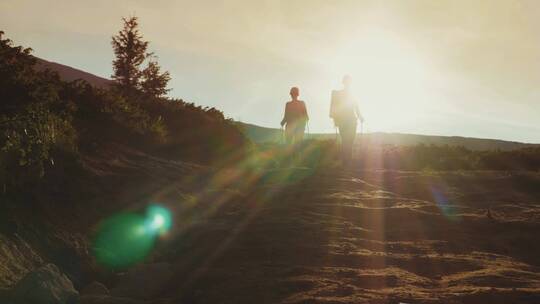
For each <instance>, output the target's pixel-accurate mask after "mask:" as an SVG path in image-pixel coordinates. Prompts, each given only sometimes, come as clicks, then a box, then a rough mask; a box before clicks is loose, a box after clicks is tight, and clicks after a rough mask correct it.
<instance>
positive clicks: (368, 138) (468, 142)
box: [237, 122, 540, 151]
mask: <svg viewBox="0 0 540 304" xmlns="http://www.w3.org/2000/svg"><path fill="white" fill-rule="evenodd" d="M237 124H238V126H239V127H240V128H241V130H242V131H243V132H244V134H245V135H246V136H247V137H248V138H249V139H251V140H252V141H253V142H256V143H264V142H279V141H280V140H282V134H281V130H280V129H274V128H266V127H260V126H257V125H253V124H247V123H242V122H237ZM309 136H310V137H311V138H315V139H334V138H335V137H336V135H335V134H310V135H309ZM358 137H359V138H358V139H360V142H362V143H368V144H370V145H376V146H383V145H394V146H414V145H418V144H425V145H436V146H444V145H449V146H463V147H465V148H467V149H470V150H473V151H487V150H502V151H510V150H516V149H521V148H526V147H538V146H540V145H537V144H528V143H521V142H514V141H504V140H498V139H483V138H472V137H461V136H435V135H417V134H402V133H379V132H377V133H368V134H362V135H358Z"/></svg>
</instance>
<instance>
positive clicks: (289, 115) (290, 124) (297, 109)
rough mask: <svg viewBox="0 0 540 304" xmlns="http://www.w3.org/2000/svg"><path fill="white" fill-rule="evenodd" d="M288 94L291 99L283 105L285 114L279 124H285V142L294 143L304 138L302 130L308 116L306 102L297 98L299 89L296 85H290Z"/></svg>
mask: <svg viewBox="0 0 540 304" xmlns="http://www.w3.org/2000/svg"><path fill="white" fill-rule="evenodd" d="M289 94H290V95H291V99H292V100H291V101H289V102H287V104H286V105H285V115H284V116H283V120H281V126H282V127H283V126H284V125H285V138H286V140H287V143H288V144H294V143H298V142H301V141H302V139H304V130H305V128H306V123H307V121H308V120H309V117H308V115H307V110H306V104H305V103H304V102H303V101H302V100H298V96H299V95H300V90H299V89H298V88H297V87H292V88H291V90H290V92H289Z"/></svg>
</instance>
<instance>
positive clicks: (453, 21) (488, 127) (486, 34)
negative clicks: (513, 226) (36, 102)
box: [0, 0, 540, 143]
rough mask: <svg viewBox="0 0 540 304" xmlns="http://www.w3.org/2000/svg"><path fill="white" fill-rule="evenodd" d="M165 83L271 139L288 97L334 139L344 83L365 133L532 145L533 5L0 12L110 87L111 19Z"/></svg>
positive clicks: (39, 44)
mask: <svg viewBox="0 0 540 304" xmlns="http://www.w3.org/2000/svg"><path fill="white" fill-rule="evenodd" d="M129 16H138V17H139V19H140V26H141V32H142V34H143V35H144V38H145V39H147V40H149V41H150V46H149V47H150V50H151V51H154V52H155V54H156V55H157V56H158V60H159V63H160V64H161V66H162V67H163V68H164V69H165V70H168V71H169V72H170V73H171V76H172V80H171V82H170V85H169V87H170V88H171V89H172V90H171V92H170V93H169V95H170V96H171V97H177V98H182V99H184V100H186V101H190V102H195V103H196V104H199V105H203V106H210V107H216V108H218V109H220V110H222V111H223V112H224V114H225V115H226V116H227V117H230V118H233V119H235V120H240V121H243V122H248V123H254V124H258V125H261V126H267V127H279V122H280V121H281V118H282V115H283V110H284V106H285V102H287V101H288V100H290V97H289V95H288V93H289V89H290V87H291V86H298V87H300V90H301V92H300V94H301V96H300V98H301V99H302V100H304V101H305V102H306V105H307V107H308V112H309V115H310V122H309V128H310V132H334V127H333V123H332V121H331V120H330V119H329V117H328V110H329V103H330V94H331V91H332V90H334V89H340V88H341V78H342V77H343V75H345V74H349V75H351V76H352V78H353V88H354V94H355V96H356V98H357V99H358V100H359V103H360V108H361V111H362V112H363V116H364V117H365V119H366V121H365V123H364V126H363V131H364V132H400V133H416V134H429V135H452V136H468V137H481V138H497V139H505V140H513V141H523V142H534V143H540V1H535V0H530V1H512V0H504V1H498V0H486V1H481V0H476V1H470V0H467V1H463V0H448V1H446V0H430V1H419V0H408V1H400V0H395V1H361V0H352V1H346V0H336V1H323V0H285V1H279V0H271V1H270V0H269V1H259V0H237V1H235V0H230V1H217V0H215V1H205V0H199V1H172V0H154V1H145V0H131V1H128V0H115V1H102V0H93V1H83V0H69V1H67V0H56V1H41V0H39V1H38V0H35V1H27V0H0V30H3V31H4V32H5V33H6V36H7V37H8V38H10V39H12V40H13V41H14V42H15V44H17V45H23V46H28V47H32V48H33V49H34V54H35V55H36V56H38V57H41V58H43V59H46V60H50V61H55V62H59V63H62V64H66V65H69V66H72V67H75V68H78V69H82V70H85V71H87V72H90V73H93V74H96V75H99V76H102V77H107V78H109V77H110V75H111V74H112V66H111V62H112V60H113V52H112V48H111V45H110V41H111V36H112V35H113V34H115V33H116V32H118V30H120V28H121V26H122V21H121V18H122V17H129Z"/></svg>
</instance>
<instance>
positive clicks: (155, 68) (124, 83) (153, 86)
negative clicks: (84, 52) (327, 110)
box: [111, 17, 171, 97]
mask: <svg viewBox="0 0 540 304" xmlns="http://www.w3.org/2000/svg"><path fill="white" fill-rule="evenodd" d="M122 20H123V21H124V27H123V28H122V30H121V31H119V32H118V34H117V35H116V36H113V37H112V42H111V43H112V46H113V49H114V54H115V55H116V59H115V60H114V61H113V68H114V75H112V78H113V79H114V80H115V81H116V83H117V85H118V86H119V87H120V89H121V90H122V91H123V93H124V94H126V95H128V96H132V95H133V93H134V92H142V93H144V94H145V95H147V96H151V97H161V96H163V95H165V94H166V93H167V92H168V91H169V90H168V89H167V83H168V82H169V80H171V77H170V74H169V72H161V68H160V66H159V65H158V63H157V61H156V59H155V57H154V56H153V54H152V53H148V52H147V49H148V41H144V40H143V37H142V34H141V33H140V32H139V23H138V22H137V17H131V18H129V19H126V18H123V19H122ZM146 60H148V65H147V67H146V68H144V69H141V66H142V64H143V63H144V62H145V61H146Z"/></svg>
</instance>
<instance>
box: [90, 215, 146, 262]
mask: <svg viewBox="0 0 540 304" xmlns="http://www.w3.org/2000/svg"><path fill="white" fill-rule="evenodd" d="M144 222H145V218H144V217H143V216H141V215H139V214H134V213H123V214H119V215H116V216H113V217H111V218H110V219H108V220H106V221H105V222H103V223H102V224H101V226H100V227H99V230H98V233H97V235H96V238H95V241H94V246H93V251H94V256H95V258H96V260H97V262H98V263H99V264H101V265H103V266H105V267H107V268H112V269H117V268H125V267H129V266H131V265H133V264H135V263H137V262H139V261H142V260H143V259H144V258H145V257H147V256H148V254H149V253H150V250H152V248H153V246H154V236H153V235H151V234H149V233H146V231H145V230H146V229H145V227H144Z"/></svg>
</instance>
